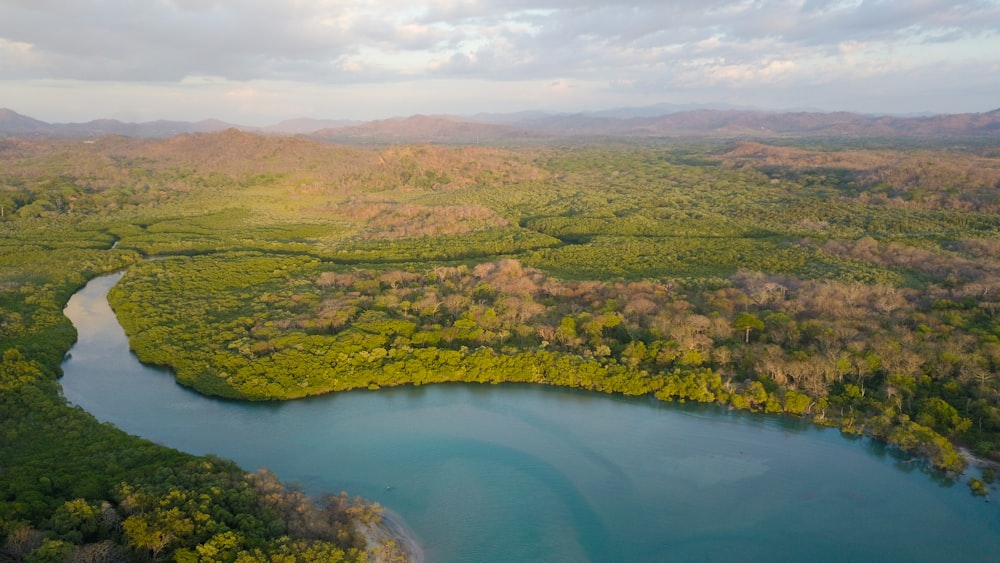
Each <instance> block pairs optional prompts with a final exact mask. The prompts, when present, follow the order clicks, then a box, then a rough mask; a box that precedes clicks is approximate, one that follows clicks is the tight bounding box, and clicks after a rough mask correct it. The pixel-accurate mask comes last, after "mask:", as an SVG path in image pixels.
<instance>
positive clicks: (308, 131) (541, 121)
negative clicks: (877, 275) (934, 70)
mask: <svg viewBox="0 0 1000 563" xmlns="http://www.w3.org/2000/svg"><path fill="white" fill-rule="evenodd" d="M679 107H680V106H670V105H668V104H662V105H659V106H649V107H646V108H636V109H633V110H629V109H627V108H626V109H619V110H609V111H606V112H591V113H577V114H546V113H541V112H519V113H512V114H477V115H476V116H473V117H456V116H450V115H414V116H410V117H400V118H392V119H382V120H377V121H369V122H365V123H358V122H350V121H343V120H324V119H309V118H300V119H293V120H288V121H283V122H281V123H278V124H276V125H271V126H268V127H246V126H240V125H234V124H230V123H225V122H222V121H218V120H205V121H198V122H186V121H150V122H144V123H125V122H122V121H118V120H114V119H98V120H94V121H88V122H86V123H61V124H60V123H55V124H53V123H46V122H44V121H39V120H37V119H33V118H31V117H27V116H24V115H21V114H19V113H17V112H15V111H13V110H10V109H0V135H3V136H19V137H32V136H51V137H76V138H88V137H100V136H107V135H120V136H126V137H142V138H168V137H174V136H177V135H182V134H186V133H215V132H219V131H225V130H226V129H239V130H241V131H248V132H255V133H264V134H271V135H308V136H310V137H311V138H314V139H318V140H323V141H326V142H336V143H346V144H399V143H436V144H463V145H471V144H497V143H501V144H518V143H533V142H541V141H547V140H548V141H552V140H568V139H580V138H583V139H596V138H650V137H681V136H683V137H698V136H702V137H723V138H733V137H741V138H773V137H844V138H859V137H882V138H928V139H933V138H945V139H951V138H987V139H998V140H1000V109H997V110H993V111H990V112H986V113H963V114H951V115H927V116H905V117H903V116H887V115H881V116H878V115H876V116H873V115H863V114H858V113H850V112H830V113H827V112H811V111H797V112H771V111H760V110H745V109H693V110H691V109H685V110H679V111H674V110H677V109H678V108H679ZM655 111H663V112H665V113H662V114H657V115H648V114H650V113H654V112H655Z"/></svg>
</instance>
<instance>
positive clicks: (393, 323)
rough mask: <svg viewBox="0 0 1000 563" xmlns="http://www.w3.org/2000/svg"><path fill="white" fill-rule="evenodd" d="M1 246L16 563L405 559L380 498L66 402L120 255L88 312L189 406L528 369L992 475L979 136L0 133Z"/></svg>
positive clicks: (994, 205)
mask: <svg viewBox="0 0 1000 563" xmlns="http://www.w3.org/2000/svg"><path fill="white" fill-rule="evenodd" d="M0 233H2V238H0V354H2V364H0V416H2V420H3V426H2V428H3V430H2V431H0V494H2V495H3V502H2V503H0V537H2V538H3V540H2V542H0V545H2V552H0V553H2V555H0V557H7V558H9V559H11V560H14V561H21V560H25V561H63V560H75V561H89V560H95V561H96V560H139V561H160V560H175V561H197V560H209V561H216V560H217V561H240V562H250V561H338V560H345V561H355V560H357V561H363V560H369V559H370V558H375V559H380V558H381V559H386V560H389V559H392V558H393V557H397V556H400V555H401V554H400V553H399V552H398V551H394V546H393V545H391V543H390V544H386V545H381V546H371V545H366V542H365V540H364V538H363V537H362V536H361V534H359V533H358V532H359V530H361V529H363V528H364V524H365V523H366V522H372V521H374V520H377V519H378V512H379V507H378V506H377V505H371V504H369V503H367V502H364V501H362V500H361V499H351V498H350V497H349V496H348V495H347V494H346V493H344V494H341V495H333V496H330V497H329V498H327V499H326V500H324V501H323V502H316V501H313V500H310V499H308V498H306V497H305V496H304V495H303V494H302V493H301V492H298V491H296V490H294V489H291V488H287V487H285V486H283V485H281V484H280V483H278V482H277V480H276V479H275V478H274V476H273V475H271V474H268V473H266V472H265V473H257V474H247V473H246V472H245V471H244V470H242V469H240V468H239V467H236V466H235V465H234V464H232V463H230V462H227V461H225V460H221V459H216V458H204V457H196V456H191V455H187V454H183V453H180V452H177V451H174V450H169V449H167V448H163V447H161V446H157V445H154V444H151V443H149V442H146V441H144V440H141V439H138V438H134V437H130V436H127V435H125V434H124V433H122V432H120V431H118V430H117V429H115V428H113V427H111V426H110V425H105V424H100V423H98V422H96V421H95V420H94V419H93V417H91V416H90V415H88V414H87V413H85V412H83V411H82V410H80V409H78V408H73V407H71V406H67V404H66V402H65V400H64V399H63V398H62V397H61V395H60V391H59V384H58V379H57V378H58V376H59V374H60V367H59V366H60V363H61V361H62V359H63V356H64V354H65V353H66V351H67V350H68V349H69V348H70V346H71V345H72V343H73V341H74V338H75V333H74V329H73V327H72V325H70V324H69V322H68V320H67V319H66V318H65V317H64V316H63V315H62V308H63V307H64V306H65V304H66V301H67V300H68V299H69V296H70V295H71V294H72V293H73V292H74V291H75V290H77V289H79V288H80V287H82V285H83V284H84V283H85V282H86V281H87V280H88V279H91V278H93V277H95V276H98V275H101V274H104V273H109V272H112V271H117V270H122V269H124V270H125V275H124V277H123V278H122V280H121V282H119V284H118V285H117V286H116V287H115V288H114V289H113V290H112V292H111V294H110V296H109V300H110V302H111V304H112V306H113V308H114V309H115V311H116V313H117V315H118V317H119V320H120V322H121V323H122V325H123V326H124V328H125V330H126V332H127V334H128V335H129V338H130V342H131V345H132V347H133V349H134V351H135V352H136V354H137V355H138V357H139V358H140V359H141V360H142V361H143V362H146V363H150V364H156V365H162V366H166V367H168V368H170V369H171V370H172V371H173V372H174V374H175V375H176V378H177V380H178V382H180V383H181V384H183V385H186V386H189V387H191V388H193V389H195V390H197V391H199V392H201V393H204V394H207V395H213V396H218V397H224V398H228V399H239V400H255V401H257V400H283V399H294V398H299V397H306V396H310V395H316V394H321V393H329V392H336V391H341V390H347V389H356V388H367V389H378V388H380V387H385V386H395V385H424V384H429V383H440V382H470V383H479V384H483V383H490V384H499V383H505V382H525V383H536V384H545V385H557V386H565V387H574V388H580V389H586V390H592V391H596V392H603V393H619V394H626V395H637V396H640V395H647V396H655V397H656V398H657V399H660V400H663V401H694V402H702V403H714V404H718V405H723V406H728V407H731V408H734V409H746V410H753V411H761V412H767V413H774V414H775V415H781V416H795V417H803V418H806V419H809V420H812V421H814V422H815V423H817V424H822V425H828V426H834V427H837V428H840V430H841V431H842V432H845V433H848V434H852V435H867V436H871V437H874V438H876V439H879V440H882V441H884V442H886V443H888V444H890V445H892V446H895V447H897V448H899V449H900V450H903V451H906V452H910V453H912V454H914V455H916V456H917V457H919V458H920V459H922V460H926V462H927V464H928V467H932V468H934V469H935V470H938V471H943V472H947V473H948V474H950V475H951V476H953V477H954V476H957V475H958V474H959V473H960V472H961V471H963V470H964V469H965V460H964V459H963V456H962V455H960V453H959V451H960V448H964V449H966V450H968V451H969V452H971V453H973V454H975V455H977V456H979V457H981V458H985V459H997V458H998V457H1000V400H998V390H1000V381H998V378H997V375H998V373H1000V258H998V257H1000V149H998V148H997V147H996V146H995V144H990V143H987V142H985V141H982V140H979V141H977V142H970V143H967V144H959V143H956V142H953V141H951V142H949V144H948V145H947V146H936V145H934V144H933V143H929V142H922V143H920V144H916V143H910V144H908V145H907V144H904V143H902V142H890V141H878V142H875V141H871V140H869V141H866V146H863V147H862V146H860V145H857V146H856V145H854V144H851V143H845V142H843V141H829V140H815V139H813V140H798V141H793V140H788V139H770V140H768V141H767V142H763V141H754V140H740V141H732V140H718V141H709V140H699V141H678V140H666V139H644V140H643V141H642V142H641V143H638V142H636V143H625V142H622V141H614V142H607V143H603V144H597V143H593V142H589V143H565V144H559V145H557V144H549V145H545V146H538V145H534V146H513V147H507V148H498V147H483V146H438V145H404V146H381V147H357V146H353V147H352V146H340V145H332V144H328V143H323V142H318V141H315V140H309V139H305V138H293V137H269V136H263V135H255V134H250V133H243V132H239V131H235V130H230V131H225V132H222V133H213V134H198V135H181V136H178V137H174V138H170V139H165V140H143V139H134V138H126V137H113V136H112V137H102V138H98V139H94V140H86V141H82V140H80V139H65V140H61V139H30V140H28V139H18V138H0ZM152 258H155V259H152ZM992 479H993V473H992V471H989V470H987V471H984V472H982V473H981V474H979V475H978V476H975V477H971V478H970V480H969V483H970V485H971V486H972V488H973V490H974V491H976V492H978V493H981V494H987V493H988V491H989V489H990V486H991V485H992ZM103 554H111V557H117V558H118V559H113V558H112V559H99V557H102V556H104V555H103ZM87 557H91V559H87Z"/></svg>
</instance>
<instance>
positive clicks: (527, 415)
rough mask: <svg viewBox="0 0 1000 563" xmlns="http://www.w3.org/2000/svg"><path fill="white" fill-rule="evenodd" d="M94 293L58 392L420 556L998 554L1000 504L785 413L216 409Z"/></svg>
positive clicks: (341, 400)
mask: <svg viewBox="0 0 1000 563" xmlns="http://www.w3.org/2000/svg"><path fill="white" fill-rule="evenodd" d="M120 275H121V274H118V275H113V276H105V277H102V278H98V279H95V280H93V281H91V282H90V283H89V284H88V285H87V286H86V287H85V288H84V289H82V290H81V291H80V292H79V293H77V294H76V295H74V296H73V298H72V299H71V300H70V302H69V304H68V306H67V307H66V314H67V316H69V318H70V319H71V320H72V321H73V324H74V325H75V326H76V328H77V330H78V331H79V341H78V342H77V344H76V345H75V346H74V347H73V349H72V350H71V352H70V356H69V357H68V358H67V360H66V362H65V363H64V365H63V368H64V370H65V375H64V377H63V379H62V381H61V382H62V385H63V389H64V394H65V396H66V398H67V399H68V400H69V401H70V402H71V403H74V404H76V405H79V406H81V407H82V408H84V409H86V410H87V411H89V412H90V413H92V414H93V415H94V416H96V417H97V418H98V419H100V420H102V421H109V422H112V423H114V424H115V425H116V426H118V427H120V428H122V429H124V430H126V431H128V432H130V433H133V434H138V435H140V436H143V437H146V438H148V439H150V440H153V441H155V442H159V443H161V444H164V445H167V446H171V447H174V448H178V449H181V450H184V451H188V452H192V453H196V454H204V453H214V454H218V455H220V456H223V457H228V458H231V459H234V460H236V461H237V462H238V463H240V464H241V465H242V466H243V467H245V468H247V469H251V470H252V469H256V468H258V467H268V468H270V469H272V470H273V471H275V472H276V473H277V474H278V475H279V476H280V477H281V478H282V479H283V480H285V481H286V482H296V483H298V484H300V485H302V486H303V487H304V488H305V489H306V490H308V491H310V492H314V493H320V492H323V491H330V492H339V491H340V490H347V491H349V492H350V493H351V494H359V495H362V496H365V497H367V498H369V499H371V500H374V501H378V502H379V503H381V504H383V505H384V506H386V507H388V508H389V509H391V510H392V511H394V512H395V513H397V514H398V515H400V516H401V517H402V518H403V520H405V521H406V523H407V524H408V525H409V526H410V527H411V528H412V530H413V531H414V533H415V535H416V537H418V538H419V540H420V542H421V544H422V545H423V548H424V551H425V554H426V558H427V561H432V562H433V561H440V562H452V561H496V562H503V561H511V562H514V561H516V562H525V561H636V562H640V561H641V562H646V561H666V560H685V561H686V560H700V561H705V560H741V561H745V560H768V561H803V560H809V561H822V560H837V561H847V560H850V561H886V560H899V561H959V560H960V561H988V560H995V558H996V557H998V556H1000V506H998V504H1000V503H996V502H994V503H986V502H984V501H983V500H980V499H975V498H972V497H971V496H970V493H969V489H968V487H967V486H966V485H965V484H964V483H961V482H959V483H955V484H951V483H949V482H947V481H944V480H941V479H935V478H934V477H933V476H931V475H929V474H927V473H925V472H923V471H922V470H921V469H920V464H919V463H914V462H911V461H909V460H907V459H905V458H902V457H899V456H898V455H894V453H893V452H890V451H887V450H886V449H885V448H883V447H881V446H880V445H878V444H875V443H873V442H871V441H870V440H867V439H854V440H851V439H847V438H844V437H842V436H841V435H840V433H839V432H837V431H836V430H830V429H822V428H817V427H815V426H811V425H807V424H803V423H800V422H799V421H796V420H792V419H788V418H782V417H766V416H758V415H753V414H747V413H736V412H730V411H727V410H724V409H719V408H708V407H699V406H686V405H668V404H661V403H658V402H656V401H652V400H639V399H626V398H621V397H613V396H604V395H597V394H590V393H583V392H576V391H572V390H563V389H553V388H545V387H535V386H507V385H504V386H475V385H437V386H427V387H410V388H399V389H383V390H380V391H377V392H368V391H359V392H350V393H340V394H336V395H329V396H325V397H318V398H313V399H306V400H298V401H293V402H284V403H268V404H259V403H242V402H232V401H221V400H215V399H209V398H206V397H203V396H201V395H198V394H196V393H194V392H192V391H189V390H187V389H185V388H183V387H180V386H179V385H177V384H176V383H175V382H174V380H173V378H172V376H171V375H170V374H169V373H167V372H164V371H162V370H158V369H154V368H149V367H146V366H143V365H142V364H140V363H139V362H138V361H137V360H136V359H135V357H134V356H133V355H132V354H131V353H130V352H129V349H128V342H127V339H126V337H125V334H124V332H123V331H122V329H121V327H120V326H119V325H118V322H117V319H116V318H115V316H114V313H113V312H112V311H111V309H110V308H109V307H108V304H107V299H106V296H107V292H108V290H109V289H110V288H111V286H112V285H114V283H115V282H116V281H117V280H118V279H119V277H120Z"/></svg>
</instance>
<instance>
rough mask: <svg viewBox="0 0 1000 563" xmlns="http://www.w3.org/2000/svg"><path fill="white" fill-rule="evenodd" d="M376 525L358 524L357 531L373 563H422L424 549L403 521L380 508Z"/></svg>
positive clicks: (393, 513) (387, 510) (396, 515)
mask: <svg viewBox="0 0 1000 563" xmlns="http://www.w3.org/2000/svg"><path fill="white" fill-rule="evenodd" d="M382 509H383V512H382V514H381V519H380V520H379V522H378V523H374V522H371V523H368V522H366V523H358V525H357V530H358V532H360V533H361V534H362V535H364V537H365V542H366V543H367V544H368V548H367V551H368V556H369V557H370V558H371V560H372V561H373V562H374V563H396V562H399V561H406V562H407V563H424V548H423V546H421V545H420V542H419V541H417V538H416V535H415V534H414V533H413V530H411V529H410V528H409V527H408V526H407V525H406V523H405V522H404V521H403V519H402V518H401V517H400V516H399V515H398V514H396V513H395V512H393V511H391V510H389V509H387V508H385V507H382Z"/></svg>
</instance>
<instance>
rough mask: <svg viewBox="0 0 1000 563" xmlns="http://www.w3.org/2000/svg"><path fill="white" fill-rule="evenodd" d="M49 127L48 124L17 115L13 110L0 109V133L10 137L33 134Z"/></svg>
mask: <svg viewBox="0 0 1000 563" xmlns="http://www.w3.org/2000/svg"><path fill="white" fill-rule="evenodd" d="M46 127H49V124H48V123H45V122H44V121H39V120H37V119H32V118H30V117H26V116H24V115H21V114H19V113H17V112H16V111H14V110H9V109H7V108H0V133H9V134H12V135H17V134H24V133H35V132H38V131H42V130H44V129H45V128H46Z"/></svg>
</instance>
